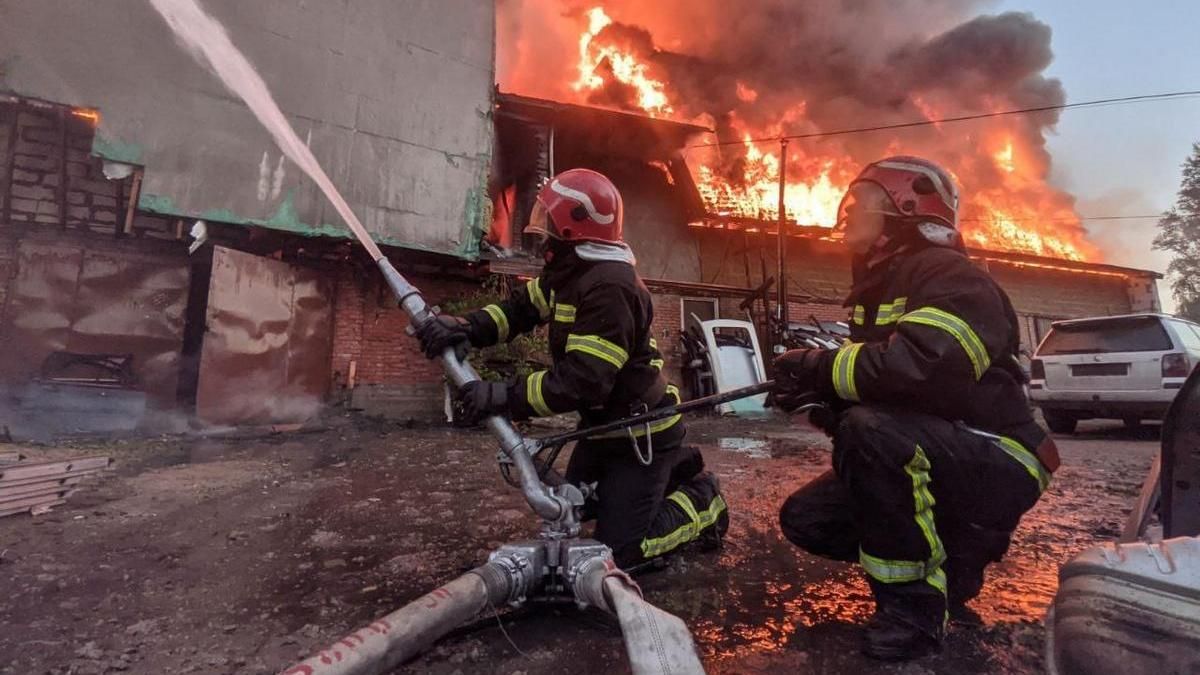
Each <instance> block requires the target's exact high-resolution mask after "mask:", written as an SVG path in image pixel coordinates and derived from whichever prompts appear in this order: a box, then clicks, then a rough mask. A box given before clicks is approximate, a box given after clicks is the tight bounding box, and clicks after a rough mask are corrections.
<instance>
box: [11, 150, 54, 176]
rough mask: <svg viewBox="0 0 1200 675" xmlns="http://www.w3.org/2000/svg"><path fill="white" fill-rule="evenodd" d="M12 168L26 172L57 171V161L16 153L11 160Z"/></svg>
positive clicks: (51, 158) (52, 158)
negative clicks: (18, 168)
mask: <svg viewBox="0 0 1200 675" xmlns="http://www.w3.org/2000/svg"><path fill="white" fill-rule="evenodd" d="M13 166H15V167H20V168H22V169H26V170H28V171H57V170H58V160H57V159H56V158H54V157H38V156H35V155H24V154H21V153H19V152H18V153H17V156H16V157H15V158H14V159H13Z"/></svg>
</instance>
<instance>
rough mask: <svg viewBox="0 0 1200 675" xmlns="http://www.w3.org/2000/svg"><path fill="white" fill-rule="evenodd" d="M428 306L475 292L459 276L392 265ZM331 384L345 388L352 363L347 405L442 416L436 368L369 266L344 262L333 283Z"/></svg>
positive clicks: (382, 411) (389, 412) (475, 287)
mask: <svg viewBox="0 0 1200 675" xmlns="http://www.w3.org/2000/svg"><path fill="white" fill-rule="evenodd" d="M398 267H399V269H400V272H401V273H402V274H404V275H405V276H406V277H407V278H408V279H409V280H410V281H411V282H412V283H413V285H415V286H416V287H417V288H419V289H421V292H422V293H423V294H424V296H425V299H426V300H427V301H428V302H429V303H430V304H431V305H442V304H445V303H446V302H448V301H451V300H455V299H457V298H460V297H462V296H463V295H464V294H467V293H471V292H474V291H477V290H479V284H477V283H472V282H470V281H465V280H456V279H454V278H449V279H448V278H446V277H445V276H431V275H426V274H419V273H413V272H412V271H411V270H406V269H405V268H404V266H403V265H398ZM333 293H334V323H333V352H332V353H333V357H332V363H331V368H332V371H333V378H332V380H333V387H334V390H335V391H345V388H346V386H347V384H348V378H349V373H350V363H351V361H353V362H355V386H354V389H353V391H352V392H351V394H350V403H351V405H352V406H353V407H356V408H362V409H363V410H365V411H366V412H368V413H370V414H379V415H385V416H388V417H394V418H412V419H421V420H425V421H430V420H433V419H437V418H440V417H441V414H442V386H443V385H442V382H443V376H442V369H441V366H440V365H439V364H437V363H435V362H432V361H429V360H428V359H426V358H425V356H424V355H423V354H421V352H420V350H419V349H418V348H417V341H416V340H415V339H413V338H412V337H409V336H408V335H407V334H406V333H405V332H404V331H405V328H407V327H408V316H407V315H406V314H405V313H404V311H403V310H401V309H400V308H399V307H398V306H397V304H396V300H395V298H394V297H393V296H392V294H391V292H390V291H389V290H387V288H386V287H385V286H384V284H383V278H382V277H381V276H380V275H379V273H378V272H377V271H376V270H375V269H374V268H372V267H359V266H352V265H344V266H342V267H341V268H340V269H339V270H338V273H337V275H336V277H335V282H334V291H333Z"/></svg>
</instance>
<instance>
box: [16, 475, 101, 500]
mask: <svg viewBox="0 0 1200 675" xmlns="http://www.w3.org/2000/svg"><path fill="white" fill-rule="evenodd" d="M80 480H82V477H80V476H76V477H74V478H62V479H50V480H46V481H42V482H40V483H29V484H28V485H6V486H4V487H0V502H2V501H4V500H7V499H12V498H14V497H17V496H19V495H30V494H41V493H44V492H46V491H47V490H52V489H54V488H60V489H62V488H68V487H74V486H77V484H78V483H79V481H80Z"/></svg>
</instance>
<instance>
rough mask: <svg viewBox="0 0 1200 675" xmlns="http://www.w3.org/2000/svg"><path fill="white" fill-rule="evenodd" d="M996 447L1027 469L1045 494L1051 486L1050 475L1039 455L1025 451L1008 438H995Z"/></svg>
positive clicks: (1021, 446)
mask: <svg viewBox="0 0 1200 675" xmlns="http://www.w3.org/2000/svg"><path fill="white" fill-rule="evenodd" d="M993 438H994V440H995V441H996V445H999V446H1000V447H1001V448H1003V449H1004V452H1007V453H1008V454H1009V456H1010V457H1012V458H1013V459H1015V460H1017V461H1018V462H1020V463H1021V465H1022V466H1024V467H1025V470H1026V471H1028V472H1029V475H1030V476H1033V479H1034V480H1036V481H1037V484H1038V490H1039V491H1040V492H1044V491H1045V490H1046V488H1047V487H1049V486H1050V474H1049V473H1048V472H1047V471H1046V468H1045V467H1044V466H1042V462H1041V461H1040V460H1038V458H1037V455H1035V454H1033V453H1032V452H1030V451H1029V450H1026V449H1025V446H1023V445H1021V444H1020V443H1018V442H1016V441H1014V440H1013V439H1011V438H1009V437H1007V436H994V437H993Z"/></svg>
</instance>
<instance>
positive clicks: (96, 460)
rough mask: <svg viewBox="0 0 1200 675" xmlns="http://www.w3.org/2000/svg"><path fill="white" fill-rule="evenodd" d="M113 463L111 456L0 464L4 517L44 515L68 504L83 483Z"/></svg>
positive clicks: (0, 502)
mask: <svg viewBox="0 0 1200 675" xmlns="http://www.w3.org/2000/svg"><path fill="white" fill-rule="evenodd" d="M111 463H112V460H110V459H109V458H108V457H79V458H76V459H69V460H57V461H55V460H51V461H44V462H23V461H18V462H13V463H8V464H0V517H3V516H11V515H15V514H18V513H25V512H29V513H31V514H33V515H35V516H38V515H43V514H45V513H47V512H48V511H50V509H52V508H53V507H55V506H59V505H62V504H65V503H66V502H67V497H69V496H71V495H72V494H73V493H74V492H75V491H76V490H77V489H79V485H80V483H81V482H82V481H83V480H84V479H85V478H87V477H88V476H92V475H94V474H96V473H99V472H100V471H103V470H104V469H107V468H108V466H109V465H110V464H111Z"/></svg>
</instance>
